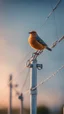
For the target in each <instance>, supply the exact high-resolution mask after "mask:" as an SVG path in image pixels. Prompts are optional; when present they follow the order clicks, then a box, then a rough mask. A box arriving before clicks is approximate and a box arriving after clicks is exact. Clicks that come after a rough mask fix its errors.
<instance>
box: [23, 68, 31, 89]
mask: <svg viewBox="0 0 64 114" xmlns="http://www.w3.org/2000/svg"><path fill="white" fill-rule="evenodd" d="M29 72H30V69H28V72H27V75H26V78H25V80H24V83H23V85H22V88H21V91H23V89H24V87H25V85H26V82H27V79H28V76H29Z"/></svg>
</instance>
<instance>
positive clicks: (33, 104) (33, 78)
mask: <svg viewBox="0 0 64 114" xmlns="http://www.w3.org/2000/svg"><path fill="white" fill-rule="evenodd" d="M30 73H31V74H30V114H36V113H37V88H36V89H34V90H32V88H34V87H35V86H36V85H37V60H36V59H34V60H33V61H32V64H31V72H30Z"/></svg>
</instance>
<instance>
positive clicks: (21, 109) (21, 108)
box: [19, 93, 23, 114]
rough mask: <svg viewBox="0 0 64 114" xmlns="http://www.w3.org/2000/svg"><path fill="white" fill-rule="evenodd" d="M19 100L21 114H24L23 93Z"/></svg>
mask: <svg viewBox="0 0 64 114" xmlns="http://www.w3.org/2000/svg"><path fill="white" fill-rule="evenodd" d="M19 100H20V114H23V94H22V93H21V95H20V96H19Z"/></svg>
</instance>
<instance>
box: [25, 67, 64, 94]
mask: <svg viewBox="0 0 64 114" xmlns="http://www.w3.org/2000/svg"><path fill="white" fill-rule="evenodd" d="M63 68H64V65H62V66H61V67H60V68H59V69H58V70H57V71H56V72H54V73H52V75H51V76H49V77H48V78H46V79H45V80H44V81H43V80H42V81H41V82H40V83H39V84H38V85H37V86H35V87H34V88H31V90H34V89H36V88H38V87H39V86H40V85H42V84H44V83H45V82H47V81H48V80H49V79H51V78H52V77H54V76H55V75H56V74H57V73H58V72H59V71H60V70H62V69H63ZM29 91H30V89H28V90H27V91H25V92H24V93H23V94H27V93H28V92H29Z"/></svg>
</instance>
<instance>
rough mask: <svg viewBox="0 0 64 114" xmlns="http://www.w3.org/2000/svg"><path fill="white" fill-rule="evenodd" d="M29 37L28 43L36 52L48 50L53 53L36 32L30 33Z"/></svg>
mask: <svg viewBox="0 0 64 114" xmlns="http://www.w3.org/2000/svg"><path fill="white" fill-rule="evenodd" d="M29 34H30V35H29V37H28V43H29V45H30V46H31V47H32V48H34V49H35V50H37V51H38V50H40V51H41V50H44V49H47V50H49V51H52V49H51V48H49V47H48V45H47V44H46V43H45V42H44V41H43V40H42V39H41V38H40V37H39V36H38V34H37V32H36V31H31V32H29Z"/></svg>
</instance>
